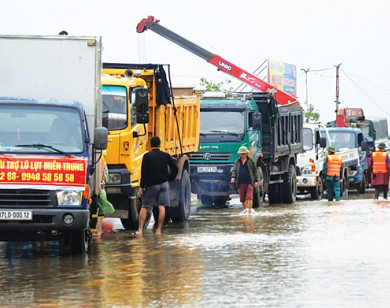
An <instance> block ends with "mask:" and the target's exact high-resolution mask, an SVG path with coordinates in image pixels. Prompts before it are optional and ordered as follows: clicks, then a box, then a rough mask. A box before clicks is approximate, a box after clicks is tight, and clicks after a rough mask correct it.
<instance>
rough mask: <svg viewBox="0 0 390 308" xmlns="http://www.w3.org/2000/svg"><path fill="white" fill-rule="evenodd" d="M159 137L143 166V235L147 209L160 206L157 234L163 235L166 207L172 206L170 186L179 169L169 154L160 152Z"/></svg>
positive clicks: (145, 158)
mask: <svg viewBox="0 0 390 308" xmlns="http://www.w3.org/2000/svg"><path fill="white" fill-rule="evenodd" d="M160 144H161V140H160V138H159V137H152V139H150V146H151V148H152V150H151V151H150V152H148V153H146V154H145V155H144V157H143V159H142V165H141V196H142V207H141V211H140V213H139V224H138V231H137V232H136V234H139V235H142V232H143V229H144V224H145V220H146V213H147V209H148V208H150V207H152V206H154V205H155V204H156V205H158V209H159V214H158V223H157V228H156V234H161V229H162V225H163V223H164V220H165V207H166V206H169V205H170V197H169V184H168V182H171V181H173V180H174V179H175V178H176V175H177V172H178V168H177V165H176V162H175V160H174V159H173V158H172V157H171V155H169V154H168V153H165V152H162V151H161V150H160ZM155 219H157V217H155Z"/></svg>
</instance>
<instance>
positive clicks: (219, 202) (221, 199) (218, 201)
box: [213, 196, 228, 208]
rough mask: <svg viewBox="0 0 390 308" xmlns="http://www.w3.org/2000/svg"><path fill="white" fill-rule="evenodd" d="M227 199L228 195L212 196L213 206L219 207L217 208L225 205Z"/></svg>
mask: <svg viewBox="0 0 390 308" xmlns="http://www.w3.org/2000/svg"><path fill="white" fill-rule="evenodd" d="M227 199H228V197H225V196H214V197H213V203H214V205H215V207H219V208H222V207H226V201H227Z"/></svg>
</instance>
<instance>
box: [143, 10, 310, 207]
mask: <svg viewBox="0 0 390 308" xmlns="http://www.w3.org/2000/svg"><path fill="white" fill-rule="evenodd" d="M147 29H149V30H152V31H153V32H155V33H157V34H159V35H161V36H163V37H164V38H166V39H168V40H170V41H172V42H173V43H175V44H177V45H179V46H181V47H183V48H185V49H187V50H188V51H190V52H192V53H194V54H195V55H197V56H199V57H201V58H202V59H204V60H206V61H207V62H209V63H210V64H212V65H214V66H216V67H217V68H218V70H220V71H223V72H225V73H227V74H229V75H231V76H233V77H235V78H237V79H239V80H241V81H242V82H244V83H246V84H248V85H250V86H251V87H253V88H254V89H256V90H257V91H258V92H253V93H232V94H228V95H224V96H223V97H206V95H204V96H203V98H202V100H201V110H200V112H201V115H200V118H201V129H200V150H199V151H198V152H196V153H194V154H193V155H192V157H191V168H190V170H191V183H192V186H191V187H192V192H193V193H196V194H198V196H199V197H200V199H201V200H202V202H203V203H205V204H206V205H215V206H224V205H225V202H226V200H227V199H228V198H229V195H231V194H233V193H236V192H237V191H236V188H234V187H231V186H230V185H229V183H230V176H231V174H230V171H231V168H232V166H233V163H234V161H235V160H236V159H237V158H238V154H237V150H238V148H239V147H240V146H243V145H244V146H247V147H248V149H249V150H250V156H251V157H252V158H253V159H254V161H255V163H256V166H257V169H258V183H259V187H258V189H256V190H255V192H254V203H253V204H254V207H258V206H261V205H262V204H263V201H264V198H265V195H266V194H268V198H269V203H270V204H275V203H282V202H283V203H287V204H288V203H293V202H295V200H296V195H297V183H296V182H297V179H296V169H295V166H296V161H297V154H298V153H301V152H302V147H303V146H302V138H303V137H302V136H303V135H302V134H303V133H302V129H303V128H302V127H303V111H302V108H301V107H300V105H299V102H298V101H297V99H296V98H295V97H294V96H292V95H290V94H288V93H286V92H284V91H282V90H280V89H278V88H277V87H275V86H273V85H271V84H269V83H267V82H265V81H264V80H262V79H260V78H259V77H257V76H254V75H252V74H250V73H248V72H247V71H245V70H243V69H241V68H239V67H238V66H236V65H234V64H233V63H231V62H229V61H227V60H225V59H223V58H222V57H220V56H218V55H214V54H212V53H211V52H209V51H207V50H205V49H203V48H202V47H200V46H197V45H196V44H194V43H192V42H190V41H188V40H187V39H185V38H183V37H181V36H179V35H177V34H176V33H173V32H172V31H170V30H168V29H167V28H165V27H163V26H161V25H160V24H159V20H157V19H155V18H154V17H152V16H149V17H148V18H145V19H143V20H142V21H141V22H140V23H139V24H138V25H137V32H138V33H142V32H144V31H145V30H147ZM235 120H237V124H235V125H233V121H235ZM228 122H230V123H228ZM228 126H229V127H228Z"/></svg>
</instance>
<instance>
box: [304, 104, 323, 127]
mask: <svg viewBox="0 0 390 308" xmlns="http://www.w3.org/2000/svg"><path fill="white" fill-rule="evenodd" d="M317 111H318V110H314V106H313V105H312V104H309V105H308V106H307V110H306V111H304V117H305V123H309V122H316V123H317V122H318V120H319V119H320V114H319V113H318V112H317Z"/></svg>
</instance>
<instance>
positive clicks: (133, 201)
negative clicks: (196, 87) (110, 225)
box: [102, 63, 200, 230]
mask: <svg viewBox="0 0 390 308" xmlns="http://www.w3.org/2000/svg"><path fill="white" fill-rule="evenodd" d="M102 73H103V75H102V101H103V104H102V105H103V107H102V108H103V126H105V127H107V128H108V130H109V136H108V148H107V156H106V162H107V165H108V169H109V181H108V182H107V183H106V191H107V196H108V199H109V200H110V201H111V203H112V204H113V205H114V207H115V213H114V214H111V215H110V216H111V217H119V218H121V221H122V224H123V226H124V227H125V228H126V229H127V230H136V229H137V228H138V213H139V210H140V207H141V198H140V195H139V190H140V181H141V163H142V157H143V155H144V154H145V153H146V152H148V151H149V150H150V142H149V140H150V139H151V138H152V137H153V136H158V137H160V139H161V150H162V151H165V152H168V153H169V154H171V156H172V157H173V158H174V159H176V161H177V165H178V168H179V172H178V175H177V177H176V179H175V180H174V181H173V182H171V183H170V193H171V207H169V208H167V212H166V219H167V220H170V219H171V220H172V221H173V222H182V221H186V220H187V219H188V217H189V213H190V207H191V181H190V176H189V174H190V173H189V170H190V169H189V168H190V166H189V156H190V155H191V154H192V153H193V152H196V151H197V150H198V148H199V116H200V100H199V95H198V94H197V93H194V94H193V95H188V96H177V97H173V96H172V95H171V88H170V87H169V85H168V79H170V78H167V75H166V73H165V69H164V65H155V64H119V63H104V64H103V70H102ZM154 210H158V208H157V207H154ZM151 214H152V213H151V211H150V212H149V213H148V217H147V218H148V219H147V222H148V221H149V219H150V217H151ZM145 225H147V224H145Z"/></svg>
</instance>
